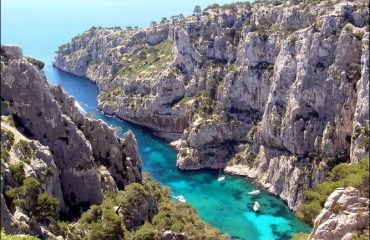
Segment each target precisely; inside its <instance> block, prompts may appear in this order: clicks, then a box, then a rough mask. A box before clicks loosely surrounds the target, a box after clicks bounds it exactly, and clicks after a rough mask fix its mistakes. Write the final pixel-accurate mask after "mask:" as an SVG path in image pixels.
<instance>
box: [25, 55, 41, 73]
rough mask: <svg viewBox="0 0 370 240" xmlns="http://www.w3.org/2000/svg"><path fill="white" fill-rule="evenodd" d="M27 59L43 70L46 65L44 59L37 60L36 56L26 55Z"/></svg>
mask: <svg viewBox="0 0 370 240" xmlns="http://www.w3.org/2000/svg"><path fill="white" fill-rule="evenodd" d="M26 59H27V61H28V62H29V63H31V64H32V65H34V66H35V67H37V68H38V69H39V70H42V69H43V68H44V66H45V64H44V62H43V61H40V60H37V59H35V58H31V57H26Z"/></svg>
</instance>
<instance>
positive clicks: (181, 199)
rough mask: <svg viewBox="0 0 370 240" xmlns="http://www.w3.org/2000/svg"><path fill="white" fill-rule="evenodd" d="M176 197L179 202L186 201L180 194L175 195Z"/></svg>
mask: <svg viewBox="0 0 370 240" xmlns="http://www.w3.org/2000/svg"><path fill="white" fill-rule="evenodd" d="M176 199H177V200H178V201H179V202H182V203H186V200H185V198H184V196H182V195H179V196H177V197H176Z"/></svg>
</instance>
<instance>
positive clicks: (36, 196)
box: [5, 170, 59, 224]
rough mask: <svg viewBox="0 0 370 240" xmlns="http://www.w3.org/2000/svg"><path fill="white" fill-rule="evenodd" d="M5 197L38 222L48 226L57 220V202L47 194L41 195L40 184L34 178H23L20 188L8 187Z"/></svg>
mask: <svg viewBox="0 0 370 240" xmlns="http://www.w3.org/2000/svg"><path fill="white" fill-rule="evenodd" d="M17 171H19V170H17ZM23 173H24V172H23ZM5 196H6V198H7V200H8V202H10V203H14V204H15V205H16V206H18V207H20V208H21V209H22V210H23V211H24V212H25V213H26V215H28V216H30V217H34V218H36V219H37V220H38V221H40V222H43V223H46V224H49V223H50V222H53V221H55V220H57V219H58V209H59V201H58V200H57V199H56V198H54V197H52V196H50V195H49V194H48V193H41V184H40V182H39V181H38V180H37V179H36V178H34V177H27V178H25V179H24V181H23V185H21V186H20V187H15V188H10V187H8V189H7V190H6V191H5Z"/></svg>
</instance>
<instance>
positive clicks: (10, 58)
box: [1, 46, 142, 236]
mask: <svg viewBox="0 0 370 240" xmlns="http://www.w3.org/2000/svg"><path fill="white" fill-rule="evenodd" d="M1 115H2V132H1V142H2V144H1V145H2V150H3V146H4V144H6V143H7V141H8V140H7V135H6V134H5V133H6V131H5V130H7V131H9V132H12V133H13V135H15V136H16V139H17V138H19V139H23V140H24V141H25V142H26V143H27V145H29V146H30V150H29V152H30V153H29V155H30V157H28V158H29V159H28V160H27V161H26V160H24V159H25V155H24V153H22V152H19V151H18V150H17V148H14V149H15V150H11V151H9V156H7V158H9V160H8V161H7V162H6V161H5V162H4V161H3V154H2V163H1V164H2V166H1V169H2V171H1V187H2V188H1V202H2V204H1V213H2V214H1V216H2V221H1V226H2V227H5V230H6V231H7V232H19V228H20V227H21V226H20V225H22V224H26V225H25V226H28V225H29V226H33V227H32V231H36V230H35V227H34V224H33V223H31V222H29V221H31V220H29V221H28V220H27V221H26V220H24V219H26V217H27V216H26V217H21V218H19V217H20V216H21V215H22V214H23V213H21V212H20V213H19V214H18V215H17V214H16V213H17V211H15V209H14V208H13V207H9V206H7V205H6V204H3V203H5V200H4V196H3V193H4V191H5V186H13V185H16V183H15V182H14V181H15V180H14V179H13V178H12V174H10V172H11V170H10V166H11V165H14V164H15V163H18V162H20V161H21V162H23V164H24V165H23V167H22V168H23V170H24V171H25V174H26V177H28V176H32V177H35V178H36V179H39V180H40V181H41V182H42V185H41V188H42V191H44V192H47V193H49V194H50V195H52V196H54V197H55V198H57V199H58V200H59V203H60V208H61V210H62V211H63V212H65V213H67V214H68V212H69V211H70V210H71V209H74V208H76V207H79V206H83V205H86V204H87V205H90V204H100V203H101V202H102V200H103V193H104V192H105V191H118V190H122V189H123V188H124V186H126V185H127V184H130V183H133V182H141V180H142V175H141V171H142V164H141V159H140V156H139V154H138V152H137V146H136V140H135V137H134V135H133V134H132V132H128V133H126V134H125V136H124V138H123V139H119V138H117V136H116V135H115V132H114V130H113V129H111V128H110V127H108V126H107V125H106V124H105V123H103V122H102V121H98V120H93V119H89V118H86V117H84V116H83V115H82V114H81V113H80V112H79V111H78V109H77V107H76V106H75V102H74V99H73V98H72V97H68V96H67V95H66V94H65V93H64V91H63V90H62V89H61V88H60V87H59V86H52V85H50V84H49V83H48V82H47V80H46V78H45V76H44V74H43V72H42V71H40V70H38V69H37V68H36V67H35V66H33V65H32V64H31V63H29V62H28V60H27V59H26V58H24V57H23V55H22V51H21V49H20V48H19V47H17V46H1ZM4 115H5V116H7V117H5V116H4ZM3 116H4V119H5V118H8V119H14V123H11V122H12V121H13V120H12V121H10V120H9V121H10V122H9V121H8V122H7V121H5V120H4V119H3ZM3 129H5V130H4V132H3ZM10 149H13V148H10ZM14 211H15V212H14ZM18 212H19V211H18ZM3 213H4V214H3ZM20 214H21V215H20ZM23 215H24V214H23ZM17 217H18V218H17ZM22 219H23V220H24V221H23V220H22ZM15 222H17V224H15ZM30 224H31V225H30ZM32 224H33V225H32ZM40 231H41V232H40ZM44 232H45V229H44V230H42V227H41V230H40V229H39V230H37V231H36V232H33V233H34V234H39V235H41V236H45V234H44ZM46 235H47V234H46Z"/></svg>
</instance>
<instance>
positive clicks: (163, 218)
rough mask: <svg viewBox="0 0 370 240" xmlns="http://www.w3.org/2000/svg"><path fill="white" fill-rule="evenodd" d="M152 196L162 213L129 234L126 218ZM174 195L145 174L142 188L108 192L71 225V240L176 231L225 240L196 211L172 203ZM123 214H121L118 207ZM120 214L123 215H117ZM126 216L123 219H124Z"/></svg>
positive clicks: (151, 236) (135, 186) (136, 237)
mask: <svg viewBox="0 0 370 240" xmlns="http://www.w3.org/2000/svg"><path fill="white" fill-rule="evenodd" d="M149 195H151V196H152V197H154V199H155V201H156V203H157V205H158V209H159V212H158V214H157V215H155V216H154V218H153V219H152V220H151V221H146V222H145V223H144V224H143V225H141V226H138V227H137V228H135V229H132V230H130V231H127V230H126V228H125V226H124V224H123V223H124V221H125V219H126V218H130V213H131V212H132V211H133V210H134V209H135V208H136V207H135V204H138V203H139V204H140V202H141V201H143V200H144V201H145V200H146V199H147V198H148V197H149ZM169 197H170V191H169V189H168V188H166V187H162V186H161V185H160V184H159V183H157V182H154V181H152V180H151V178H150V177H149V175H147V174H144V180H143V183H142V184H138V183H132V184H130V185H128V186H126V187H125V190H124V191H120V192H118V194H117V193H114V192H108V193H106V194H105V196H104V202H103V203H102V204H101V205H99V206H97V205H92V206H91V207H90V209H89V210H88V211H86V212H85V213H83V214H82V216H81V218H80V220H79V221H78V222H77V223H74V224H71V225H69V228H68V231H66V230H64V232H67V235H68V237H69V238H70V239H81V238H82V236H81V233H83V235H84V236H87V237H86V239H94V240H99V239H133V240H139V239H140V240H143V239H144V240H145V239H150V240H151V239H158V237H159V236H160V234H161V233H163V232H164V231H166V230H172V231H173V233H174V234H179V233H185V234H186V235H187V236H188V239H212V240H217V239H224V237H223V236H221V235H220V234H219V233H218V232H217V231H216V230H215V229H213V228H211V227H210V226H209V225H208V224H206V223H205V222H203V221H202V220H201V219H200V218H199V216H198V215H197V214H196V211H195V210H194V209H193V208H192V207H191V206H190V205H188V204H183V203H178V202H174V201H172V200H170V198H169ZM118 206H120V207H119V210H117V207H118ZM117 211H119V214H117V213H116V212H117ZM121 215H123V217H121Z"/></svg>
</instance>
